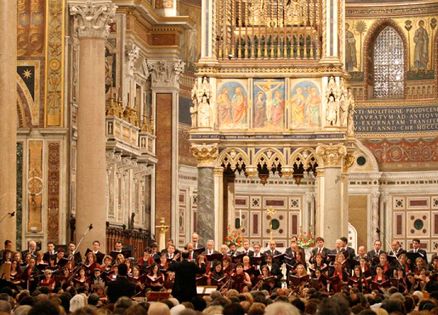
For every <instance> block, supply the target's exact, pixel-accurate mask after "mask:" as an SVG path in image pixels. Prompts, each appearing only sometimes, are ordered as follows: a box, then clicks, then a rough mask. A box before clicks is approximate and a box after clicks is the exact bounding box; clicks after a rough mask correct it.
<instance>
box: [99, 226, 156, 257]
mask: <svg viewBox="0 0 438 315" xmlns="http://www.w3.org/2000/svg"><path fill="white" fill-rule="evenodd" d="M118 241H120V242H122V244H123V246H124V247H126V248H128V249H130V250H131V252H132V256H133V257H135V258H138V257H142V256H143V251H144V249H145V248H146V247H148V246H150V245H151V244H152V243H153V242H154V240H153V239H152V237H151V233H150V232H149V231H147V230H142V229H127V228H126V226H124V225H123V226H119V225H110V224H109V223H108V222H107V227H106V244H107V248H108V252H110V251H111V250H112V249H114V246H115V244H116V242H118Z"/></svg>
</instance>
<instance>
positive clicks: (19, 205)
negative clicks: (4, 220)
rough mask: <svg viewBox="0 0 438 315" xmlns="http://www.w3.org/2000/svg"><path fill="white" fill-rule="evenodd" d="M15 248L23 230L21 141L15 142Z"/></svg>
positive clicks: (18, 248)
mask: <svg viewBox="0 0 438 315" xmlns="http://www.w3.org/2000/svg"><path fill="white" fill-rule="evenodd" d="M16 212H17V213H16V218H17V242H16V246H17V250H18V251H19V250H21V249H22V248H21V242H22V237H21V236H22V231H23V142H17V208H16Z"/></svg>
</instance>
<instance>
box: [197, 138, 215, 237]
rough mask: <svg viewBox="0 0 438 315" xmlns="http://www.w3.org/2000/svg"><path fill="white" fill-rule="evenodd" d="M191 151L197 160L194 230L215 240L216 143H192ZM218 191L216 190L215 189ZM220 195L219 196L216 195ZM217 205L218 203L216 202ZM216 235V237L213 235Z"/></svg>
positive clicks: (201, 235)
mask: <svg viewBox="0 0 438 315" xmlns="http://www.w3.org/2000/svg"><path fill="white" fill-rule="evenodd" d="M192 153H193V155H194V156H195V158H196V159H197V160H198V216H197V218H198V220H197V226H195V231H197V233H198V234H199V236H200V237H201V239H202V240H205V241H206V240H210V239H212V240H215V241H216V242H218V240H217V239H215V238H216V237H217V236H218V234H217V232H216V233H215V230H216V229H215V227H216V228H217V230H218V229H219V227H218V217H217V215H219V214H218V213H215V184H216V185H219V184H221V183H220V181H219V179H216V183H215V164H216V163H215V162H216V159H217V157H218V146H217V144H216V143H215V144H192ZM216 191H217V192H218V190H216ZM216 197H220V196H216ZM217 205H218V204H217ZM215 236H216V237H215Z"/></svg>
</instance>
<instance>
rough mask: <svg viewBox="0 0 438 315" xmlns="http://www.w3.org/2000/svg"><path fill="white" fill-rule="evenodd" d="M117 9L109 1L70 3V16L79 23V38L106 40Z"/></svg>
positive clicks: (89, 0)
mask: <svg viewBox="0 0 438 315" xmlns="http://www.w3.org/2000/svg"><path fill="white" fill-rule="evenodd" d="M116 8H117V6H115V5H114V4H113V3H112V2H111V1H109V0H93V1H92V0H82V1H80V0H76V1H70V15H72V16H73V17H74V18H75V19H76V21H77V26H78V36H79V38H106V37H107V36H108V34H109V29H110V27H109V23H111V22H112V19H113V17H114V15H115V13H116Z"/></svg>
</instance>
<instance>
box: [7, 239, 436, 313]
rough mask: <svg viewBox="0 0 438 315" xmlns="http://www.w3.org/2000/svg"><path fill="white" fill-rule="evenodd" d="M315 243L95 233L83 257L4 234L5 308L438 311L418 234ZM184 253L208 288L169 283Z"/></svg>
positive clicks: (432, 273) (432, 269)
mask: <svg viewBox="0 0 438 315" xmlns="http://www.w3.org/2000/svg"><path fill="white" fill-rule="evenodd" d="M315 243H316V244H315V247H314V248H312V249H311V250H310V253H308V254H307V258H306V252H305V250H304V249H303V248H301V247H300V246H299V243H298V240H297V238H296V237H292V238H291V240H290V246H289V247H288V248H287V249H286V250H285V251H284V252H281V251H279V250H278V249H277V248H276V243H275V241H271V242H269V245H268V248H267V250H265V251H262V247H261V245H260V244H258V243H255V244H253V246H252V248H250V243H249V241H248V240H245V241H244V242H243V244H242V247H241V248H236V247H237V246H236V244H230V245H229V246H226V245H222V246H220V250H219V251H217V250H216V249H215V244H214V241H212V240H208V241H207V242H206V244H205V247H204V246H202V245H201V244H199V236H198V235H197V234H196V233H194V234H193V235H192V241H191V242H190V243H188V244H187V245H186V246H185V248H184V249H181V250H178V249H177V248H176V247H175V245H174V244H173V242H172V241H168V243H167V247H166V248H165V249H164V250H162V251H159V250H158V246H157V245H156V244H152V245H151V247H150V248H146V249H145V250H144V254H143V256H142V257H132V255H131V253H130V251H129V250H127V249H126V248H124V247H123V244H122V242H116V244H115V247H114V249H113V250H112V251H111V252H110V253H109V254H105V253H102V252H101V251H100V243H99V241H94V242H93V243H92V246H91V248H90V249H87V250H86V252H85V253H84V256H82V255H81V253H80V252H79V251H77V249H76V245H75V244H74V243H70V244H69V245H68V246H67V248H64V247H58V248H57V247H56V246H55V244H53V243H48V244H47V251H46V252H44V253H43V252H40V251H38V248H37V244H36V243H35V242H33V241H30V242H29V246H28V249H26V250H25V251H23V252H13V251H12V250H11V248H12V244H11V242H10V241H5V249H4V250H2V251H1V268H0V272H1V280H0V315H1V314H3V313H2V312H5V313H7V314H9V313H11V311H12V312H13V314H64V313H69V312H72V313H73V312H74V314H97V313H99V314H101V313H102V314H170V313H172V314H197V312H198V313H199V312H203V313H207V314H245V313H246V314H281V312H283V313H284V314H350V313H354V314H359V313H360V314H376V313H379V311H383V309H385V310H386V311H388V313H391V311H392V313H393V314H408V313H412V314H414V312H415V311H414V310H416V309H418V310H427V311H428V313H424V314H438V276H437V275H438V256H437V255H433V256H432V258H431V263H430V264H428V257H427V254H426V252H425V251H424V250H423V249H421V243H420V241H419V240H418V239H414V240H413V242H412V249H411V250H409V251H406V250H404V249H403V248H401V245H400V243H399V242H398V241H393V242H392V243H391V250H390V251H388V252H385V251H383V250H382V243H381V242H380V241H379V240H376V241H375V242H374V246H373V247H374V248H373V249H372V250H370V251H368V252H367V251H366V249H365V247H364V246H359V247H358V252H357V254H356V253H355V250H354V249H353V248H351V247H348V246H347V239H346V238H344V237H342V238H340V239H338V240H337V241H336V243H335V248H334V249H329V248H327V247H325V244H324V239H323V238H321V237H318V238H317V239H316V242H315ZM183 258H184V261H189V262H192V263H193V264H194V265H196V266H197V268H196V270H197V272H198V274H197V275H196V279H194V281H196V286H198V288H203V289H204V291H203V294H202V295H201V294H199V295H198V296H193V298H191V297H190V298H189V299H180V300H179V301H178V300H177V299H176V298H175V294H174V296H172V292H173V291H172V289H173V288H174V283H175V270H177V268H175V266H176V265H178V264H179V263H180V262H181V260H182V259H183ZM188 285H189V284H188ZM194 285H195V284H194ZM206 289H209V290H206ZM200 293H201V292H200ZM206 293H208V294H206ZM436 299H437V300H436ZM157 300H160V301H161V302H152V301H157ZM87 304H88V305H89V306H88V308H87V307H85V306H86V305H87ZM84 307H85V308H84ZM44 308H45V309H46V310H45V311H42V309H44ZM50 308H51V309H52V310H49V309H50ZM20 310H21V311H22V312H19V311H20ZM170 311H172V312H170ZM380 314H385V313H380ZM422 314H423V313H422Z"/></svg>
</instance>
